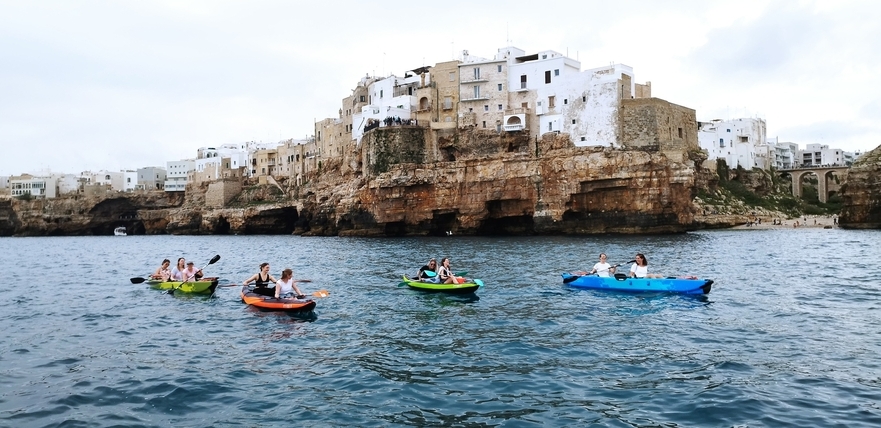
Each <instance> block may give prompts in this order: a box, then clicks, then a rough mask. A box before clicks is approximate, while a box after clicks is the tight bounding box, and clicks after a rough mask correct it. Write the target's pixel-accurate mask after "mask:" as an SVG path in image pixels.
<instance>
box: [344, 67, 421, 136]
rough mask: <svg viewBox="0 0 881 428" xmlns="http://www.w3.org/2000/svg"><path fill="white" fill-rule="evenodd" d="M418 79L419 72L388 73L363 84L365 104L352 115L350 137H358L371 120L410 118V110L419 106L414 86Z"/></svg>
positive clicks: (381, 124)
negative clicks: (365, 87)
mask: <svg viewBox="0 0 881 428" xmlns="http://www.w3.org/2000/svg"><path fill="white" fill-rule="evenodd" d="M421 81H422V77H420V76H408V77H397V76H395V75H392V76H389V77H387V78H385V79H381V80H376V81H374V82H372V83H370V84H369V85H367V94H368V96H367V105H366V106H363V107H361V111H360V112H357V113H355V114H353V115H352V139H353V140H357V141H361V137H363V136H364V129H365V128H368V129H369V127H368V125H369V124H370V122H371V120H373V121H376V122H377V123H379V125H378V126H383V125H384V124H383V121H384V120H385V119H386V118H400V119H401V120H409V119H411V118H412V112H413V111H415V110H417V109H418V106H419V100H418V99H417V97H416V89H417V88H418V87H419V85H420V84H421Z"/></svg>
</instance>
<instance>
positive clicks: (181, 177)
mask: <svg viewBox="0 0 881 428" xmlns="http://www.w3.org/2000/svg"><path fill="white" fill-rule="evenodd" d="M195 165H196V163H195V161H194V160H193V159H184V160H179V161H168V162H166V164H165V168H166V169H165V186H164V187H165V191H166V192H184V191H186V190H187V176H188V175H189V174H190V173H191V172H192V171H195Z"/></svg>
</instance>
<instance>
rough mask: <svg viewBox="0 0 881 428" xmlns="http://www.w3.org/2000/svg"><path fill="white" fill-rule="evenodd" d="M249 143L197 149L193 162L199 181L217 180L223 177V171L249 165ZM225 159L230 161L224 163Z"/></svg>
mask: <svg viewBox="0 0 881 428" xmlns="http://www.w3.org/2000/svg"><path fill="white" fill-rule="evenodd" d="M248 158H249V154H248V145H247V144H246V143H241V144H224V145H222V146H219V147H216V148H215V147H201V148H199V149H198V150H197V151H196V159H195V161H194V164H193V168H194V174H197V175H198V176H199V178H200V180H199V181H206V180H207V181H211V180H217V179H218V178H223V177H222V171H223V170H224V169H226V170H230V169H232V170H237V169H239V168H241V167H247V166H248ZM224 160H226V161H227V162H228V164H227V165H224Z"/></svg>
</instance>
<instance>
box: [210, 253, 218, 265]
mask: <svg viewBox="0 0 881 428" xmlns="http://www.w3.org/2000/svg"><path fill="white" fill-rule="evenodd" d="M218 260H220V254H218V255H216V256H214V257H212V258H211V261H210V262H208V264H209V265H213V264H214V263H217V261H218Z"/></svg>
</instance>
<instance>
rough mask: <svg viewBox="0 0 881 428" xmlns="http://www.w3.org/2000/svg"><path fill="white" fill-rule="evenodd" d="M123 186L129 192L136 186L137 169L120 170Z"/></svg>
mask: <svg viewBox="0 0 881 428" xmlns="http://www.w3.org/2000/svg"><path fill="white" fill-rule="evenodd" d="M122 176H123V180H122V181H123V187H124V190H125V191H126V192H131V191H133V190H135V189H137V187H138V171H133V170H130V169H127V170H125V171H123V172H122Z"/></svg>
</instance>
